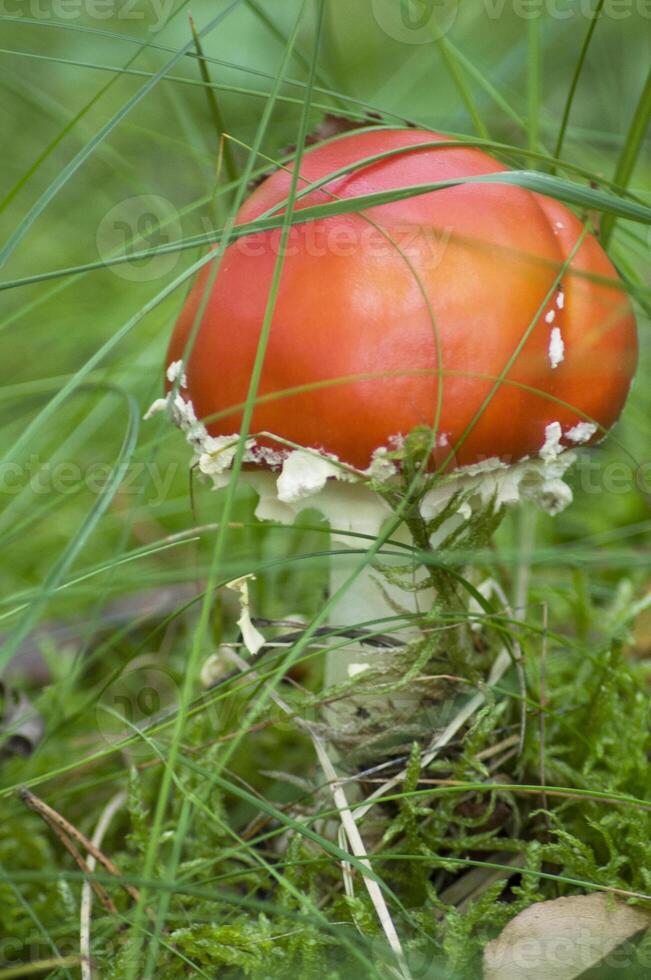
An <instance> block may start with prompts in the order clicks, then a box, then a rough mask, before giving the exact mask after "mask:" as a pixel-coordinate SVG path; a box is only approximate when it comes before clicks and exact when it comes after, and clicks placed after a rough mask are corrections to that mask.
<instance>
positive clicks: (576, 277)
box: [167, 129, 637, 469]
mask: <svg viewBox="0 0 651 980" xmlns="http://www.w3.org/2000/svg"><path fill="white" fill-rule="evenodd" d="M444 139H449V138H448V137H444V136H441V135H440V134H433V133H429V132H420V131H415V130H381V129H378V130H373V131H367V132H360V133H353V134H351V135H347V136H345V137H343V138H340V139H338V140H336V141H334V142H331V143H329V144H323V145H319V146H317V147H315V148H314V149H311V150H309V151H308V152H306V153H305V155H304V157H303V160H302V163H301V181H300V183H299V190H300V188H301V187H304V186H305V185H306V183H307V182H313V181H316V180H318V179H320V178H323V177H326V176H327V175H328V174H331V173H333V172H335V171H338V170H340V169H341V168H342V167H346V166H348V165H351V164H355V163H356V162H358V161H363V160H364V159H365V158H367V157H370V156H373V155H375V154H380V153H384V152H386V151H390V150H395V149H398V148H404V152H401V153H399V154H397V155H394V156H392V157H389V158H387V159H384V160H382V161H380V162H376V163H372V164H370V165H369V164H364V163H363V162H362V163H360V165H359V166H358V167H355V168H354V169H353V170H352V171H351V172H349V173H347V174H345V175H344V176H339V177H336V178H334V179H332V180H331V181H329V182H328V183H327V184H326V185H324V187H322V188H320V189H318V190H315V191H312V192H311V193H310V194H309V195H306V196H305V197H303V198H302V199H300V200H299V201H298V202H297V205H296V206H297V208H299V209H300V208H304V207H307V206H311V205H315V204H323V203H327V202H332V201H333V200H334V199H336V198H354V197H357V196H359V195H365V194H370V193H376V192H383V191H387V190H389V189H397V188H403V187H410V186H414V185H418V184H427V183H431V182H434V181H445V180H448V179H450V178H459V177H466V176H474V175H480V174H488V173H495V172H499V171H504V170H505V169H506V168H505V167H503V166H502V165H501V164H500V163H498V162H497V161H496V160H494V159H493V158H492V157H490V156H489V155H487V154H486V153H484V152H482V151H480V150H477V149H474V148H471V147H463V146H457V147H450V146H441V147H437V146H435V145H434V146H432V145H424V144H432V143H433V142H436V141H440V140H444ZM290 180H291V178H290V174H289V173H288V172H287V171H283V170H279V171H277V172H276V173H274V174H273V175H272V176H271V177H269V178H268V179H267V180H265V182H264V183H263V184H262V185H261V186H260V187H259V188H258V189H257V190H256V191H255V192H254V193H253V194H252V195H251V197H250V198H249V199H248V201H247V202H246V203H245V204H244V206H243V207H242V209H241V211H240V213H239V215H238V223H239V224H243V223H245V222H249V221H251V220H253V219H255V218H257V217H259V216H260V215H262V214H263V213H265V212H267V211H268V210H269V209H270V208H273V207H274V206H276V205H279V204H280V203H281V202H284V201H286V200H287V196H288V194H289V190H290ZM583 233H584V228H583V225H582V224H581V222H580V221H579V220H578V218H577V217H576V216H575V215H574V214H573V213H572V212H571V211H569V210H568V208H566V207H565V206H564V205H563V204H561V203H559V202H557V201H555V200H552V199H550V198H547V197H543V196H541V195H539V194H536V193H533V192H531V191H528V190H524V189H522V188H520V187H517V186H514V185H508V184H503V185H500V184H496V183H479V184H477V183H476V184H465V185H459V186H455V187H451V188H447V189H444V190H440V191H434V192H428V193H425V194H418V195H414V196H411V197H408V198H406V199H403V200H400V201H395V202H392V203H388V204H382V205H380V206H376V207H371V208H368V209H367V210H365V211H364V212H362V213H357V212H354V213H350V214H345V215H341V216H335V217H330V218H327V219H322V220H317V221H311V222H308V223H305V224H296V225H294V227H293V228H292V230H291V234H290V239H289V248H288V254H287V256H286V258H285V261H284V265H283V269H282V279H281V284H280V290H279V294H278V299H277V302H276V305H275V310H274V315H273V321H272V326H271V332H270V336H269V343H268V348H267V352H266V357H265V361H264V367H263V371H262V376H261V381H260V387H259V391H258V399H259V402H258V403H257V404H256V407H255V411H254V414H253V421H252V427H251V433H252V434H253V435H255V434H256V433H259V432H263V431H264V432H271V433H274V434H275V435H277V436H279V437H280V438H281V439H284V440H288V441H290V442H291V443H297V444H299V445H301V446H304V447H309V448H314V449H319V450H323V451H325V452H327V453H330V454H334V455H336V456H337V457H338V458H339V459H340V460H341V461H342V462H345V463H348V464H351V465H353V466H356V467H359V468H362V469H363V468H365V467H367V466H368V465H369V463H370V461H371V457H372V455H373V452H374V451H375V450H377V449H378V448H379V447H383V446H390V445H391V442H392V438H393V437H399V436H401V435H406V434H407V433H409V432H410V431H411V430H413V429H414V428H415V427H417V426H423V425H426V426H433V425H434V423H435V420H436V416H437V400H438V386H439V383H441V384H442V385H443V394H442V401H441V413H440V418H439V423H438V428H437V434H438V444H439V446H441V447H445V451H446V453H447V452H450V451H451V450H452V449H455V447H456V444H457V441H458V440H459V439H460V438H461V437H462V436H463V434H464V433H465V432H466V429H467V428H468V427H469V426H471V429H470V431H469V433H468V434H467V438H465V440H464V441H463V442H462V444H461V445H460V446H459V447H458V448H456V450H455V456H454V461H455V465H466V464H470V463H475V462H478V461H481V460H485V459H487V458H492V457H499V458H500V459H502V460H503V461H505V462H513V461H516V460H518V459H521V458H523V457H525V456H527V455H535V454H537V453H538V452H539V450H540V449H541V447H542V446H543V444H544V442H545V430H546V428H547V426H549V425H550V424H551V423H553V422H558V423H560V426H561V429H562V432H563V444H564V445H567V446H572V445H573V444H576V443H579V442H587V441H589V440H591V439H594V438H598V430H597V428H596V426H594V427H593V426H590V425H589V426H586V425H585V422H586V420H589V421H592V422H594V423H596V424H597V426H598V427H599V428H600V429H602V430H603V429H607V428H609V427H610V426H611V425H612V424H613V423H614V422H615V420H616V419H617V417H618V415H619V413H620V411H621V409H622V407H623V405H624V402H625V400H626V396H627V394H628V390H629V387H630V383H631V379H632V378H633V375H634V372H635V367H636V362H637V339H636V330H635V321H634V318H633V314H632V310H631V306H630V303H629V300H628V298H627V296H626V294H625V292H624V290H623V288H622V286H621V283H620V280H619V278H618V275H617V273H616V271H615V269H614V268H613V266H612V264H611V262H610V261H609V259H608V257H607V256H606V254H605V252H604V251H603V249H602V248H601V246H600V245H599V243H598V242H597V240H596V238H594V237H593V236H592V235H589V234H588V235H586V236H585V238H584V240H583V242H582V244H581V245H580V247H579V248H578V251H577V252H576V254H575V255H574V257H573V258H572V261H571V263H570V266H569V268H568V269H567V270H566V272H565V273H564V274H563V276H562V280H561V282H560V284H559V287H558V289H556V290H554V293H553V295H552V296H551V299H550V300H549V302H547V303H546V304H545V306H544V308H543V309H542V312H541V313H540V314H539V315H538V316H537V319H536V314H537V311H538V310H539V309H540V307H541V305H542V304H543V301H544V300H545V296H546V294H547V293H548V292H549V291H550V290H551V289H552V288H553V285H554V280H555V279H556V278H557V277H558V275H559V272H560V270H561V269H562V267H563V264H564V263H565V262H566V260H567V258H568V256H569V255H570V254H571V252H572V250H573V249H574V248H575V247H576V244H577V242H578V241H579V239H580V237H581V235H582V234H583ZM279 241H280V230H278V229H276V230H274V231H267V232H263V233H257V234H255V235H249V236H245V237H243V238H241V239H239V240H238V241H235V242H234V243H233V244H231V245H230V246H229V248H228V249H227V251H226V253H225V255H224V258H223V262H222V266H221V268H220V270H219V273H218V276H217V279H216V282H215V284H214V286H213V288H212V292H211V294H210V297H209V300H208V304H207V306H206V309H205V313H204V316H203V320H202V322H201V325H200V328H199V331H198V333H197V336H196V340H195V343H194V346H193V349H192V351H191V352H190V353H189V357H188V359H187V364H186V374H187V395H185V394H184V397H187V398H189V399H190V400H191V401H192V403H193V405H194V409H195V412H196V414H197V417H198V418H199V419H209V417H210V416H213V415H217V417H216V418H215V419H214V420H212V421H210V420H208V421H207V423H206V424H207V428H208V431H209V433H210V434H211V435H213V436H217V435H230V434H233V433H235V432H238V431H239V429H240V424H241V418H242V404H243V403H244V402H245V401H246V397H247V389H248V385H249V379H250V376H251V371H252V368H253V362H254V358H255V354H256V348H257V345H258V341H259V337H260V329H261V325H262V322H263V318H264V315H265V309H266V306H267V301H268V294H269V288H270V284H271V280H272V275H273V270H274V265H275V263H276V260H277V255H278V249H279ZM209 275H210V269H209V267H208V266H207V267H205V268H204V270H203V272H202V274H200V276H199V278H198V281H197V282H196V284H195V286H194V288H193V290H192V292H191V293H190V296H189V298H188V300H187V302H186V305H185V307H184V309H183V312H182V314H181V316H180V318H179V321H178V323H177V326H176V329H175V331H174V335H173V337H172V341H171V344H170V347H169V351H168V358H167V360H168V363H172V362H174V361H178V360H181V359H183V358H184V357H185V356H186V354H187V352H186V345H187V343H188V338H189V336H190V333H191V330H192V326H193V323H194V320H195V316H196V314H197V309H198V306H199V304H200V302H201V300H202V296H203V292H204V289H205V287H206V281H207V277H208V276H209ZM534 320H535V323H534V326H533V328H532V329H530V324H531V323H532V321H534ZM528 331H529V332H528ZM525 336H526V337H527V339H526V341H525V343H524V345H523V347H522V350H521V351H520V353H519V354H518V356H517V357H516V359H515V361H514V363H513V364H512V365H511V366H510V367H509V369H508V371H507V373H506V375H505V377H504V378H503V380H502V381H501V383H500V384H499V388H498V390H497V391H496V393H495V394H494V396H493V397H492V399H491V401H490V403H489V404H488V405H487V407H486V408H485V410H484V411H483V413H482V414H481V416H480V418H479V419H478V420H477V421H476V423H475V424H472V423H473V419H474V417H475V415H476V414H477V412H478V411H479V410H480V408H481V406H482V404H483V403H484V401H485V399H486V398H487V396H488V395H489V394H490V392H491V389H492V388H493V386H494V384H495V381H496V380H497V379H499V378H500V376H501V375H503V374H504V372H505V369H506V368H507V365H508V364H509V362H510V360H511V358H512V356H513V354H514V351H515V350H516V349H517V348H518V345H519V344H520V343H521V341H522V339H523V338H524V337H525ZM438 351H440V362H439V357H438V353H437V352H438ZM439 372H440V377H439ZM297 388H299V389H301V390H299V391H296V390H294V391H292V389H297ZM284 392H286V394H283V393H284ZM274 394H277V395H278V397H275V398H274V397H272V398H268V397H265V396H270V395H274ZM260 399H261V400H260ZM580 423H583V425H582V426H581V425H580ZM577 426H578V428H577ZM258 441H259V444H260V445H267V446H271V447H274V446H275V447H276V448H278V444H276V443H274V441H273V440H269V439H268V438H266V439H265V438H261V439H259V440H258ZM448 447H449V448H448ZM439 458H440V455H439Z"/></svg>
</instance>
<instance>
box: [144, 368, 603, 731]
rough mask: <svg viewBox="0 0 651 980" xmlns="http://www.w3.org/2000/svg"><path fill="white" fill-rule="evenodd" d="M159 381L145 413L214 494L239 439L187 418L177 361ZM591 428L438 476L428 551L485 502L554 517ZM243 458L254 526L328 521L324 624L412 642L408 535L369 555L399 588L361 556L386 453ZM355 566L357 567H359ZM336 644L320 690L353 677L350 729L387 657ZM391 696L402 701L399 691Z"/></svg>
mask: <svg viewBox="0 0 651 980" xmlns="http://www.w3.org/2000/svg"><path fill="white" fill-rule="evenodd" d="M168 377H170V381H172V382H175V381H178V382H179V387H178V388H177V390H175V391H173V392H171V393H170V394H169V395H168V396H167V398H164V399H159V400H158V401H157V402H155V403H154V405H153V406H152V408H151V409H150V411H149V413H148V416H149V415H152V414H155V413H156V412H158V411H167V412H168V413H169V414H171V416H172V419H173V421H174V422H175V423H176V424H177V425H178V426H179V428H181V429H182V430H183V431H184V432H185V435H186V438H187V440H188V442H189V443H190V445H191V446H192V449H193V451H194V457H193V465H194V466H195V467H196V468H197V470H198V471H199V473H200V474H203V475H204V476H205V477H208V478H209V479H211V480H212V482H213V485H214V487H215V488H216V489H218V488H220V487H223V486H225V485H226V484H227V483H228V481H229V480H230V478H231V473H230V467H231V465H232V463H233V459H234V457H235V452H236V447H237V444H238V439H239V436H238V435H237V434H236V433H234V434H233V435H222V436H217V437H213V436H210V435H209V434H208V432H207V430H206V428H205V426H204V425H203V423H202V422H201V421H200V420H198V419H197V418H196V414H195V412H194V408H193V406H192V403H191V402H190V401H189V400H188V399H187V398H186V397H185V393H184V392H182V391H181V390H180V389H183V388H184V387H185V378H184V376H183V374H182V370H181V367H180V365H179V364H177V365H170V373H169V375H168ZM594 432H595V426H594V425H592V424H591V423H588V422H585V421H581V420H577V422H576V423H575V424H574V425H573V426H572V427H569V428H566V430H565V431H563V428H562V427H561V424H560V423H559V422H551V423H549V424H548V425H547V426H546V428H545V432H544V441H543V442H542V445H541V447H540V449H539V451H538V453H537V454H536V455H535V456H533V457H529V458H525V459H522V460H520V461H519V462H517V463H514V464H511V465H507V464H506V463H505V462H503V461H502V460H500V459H497V458H491V459H486V460H483V461H481V462H479V463H476V464H474V465H471V466H466V467H464V468H462V469H459V470H456V471H455V472H454V474H453V475H452V476H451V477H448V478H446V479H443V480H440V481H439V482H438V483H437V484H436V485H435V486H434V487H433V489H431V490H430V491H429V492H427V493H426V494H425V495H424V496H423V497H422V499H421V500H420V501H419V507H420V514H421V517H422V518H423V519H424V520H426V521H431V520H433V519H434V518H436V517H437V516H438V515H440V514H441V513H442V511H443V510H444V508H446V507H447V506H448V505H449V502H450V500H451V499H452V497H453V496H454V494H459V505H458V509H457V512H456V513H453V514H450V515H448V516H447V517H446V519H445V522H444V523H443V524H442V526H440V527H438V529H437V530H436V532H435V534H434V536H433V537H432V539H431V540H430V547H432V548H436V547H438V546H439V545H440V544H441V542H442V541H443V540H444V539H445V538H446V537H447V535H448V534H449V533H450V532H451V531H452V530H453V529H454V528H455V527H458V526H460V525H461V524H462V523H463V522H464V521H467V520H468V519H469V518H470V517H471V516H472V514H473V512H474V511H476V510H482V509H485V508H486V507H487V505H488V504H489V503H492V504H493V505H494V506H496V507H501V506H503V505H510V504H514V503H519V502H520V501H525V500H528V501H533V502H535V503H536V504H537V505H538V506H539V507H540V508H541V509H543V510H545V511H547V512H548V513H550V514H557V513H559V512H560V511H561V510H563V509H564V508H565V507H566V506H567V505H568V504H569V503H570V502H571V500H572V491H571V489H570V487H569V486H568V485H567V484H566V483H565V482H564V480H563V477H564V475H565V472H566V470H567V469H568V468H569V467H570V466H571V464H572V463H573V462H574V460H575V458H576V456H575V453H574V452H572V451H571V450H570V449H568V448H567V446H568V445H573V446H578V445H581V444H582V443H584V442H587V441H588V440H590V439H591V438H592V436H593V434H594ZM389 443H390V445H391V446H392V447H393V449H399V448H400V446H401V440H400V437H394V438H392V439H390V440H389ZM393 455H395V454H393ZM244 462H245V464H246V467H245V469H244V470H243V471H242V472H241V476H240V478H241V480H242V481H243V482H247V483H249V484H250V485H252V486H253V487H254V489H255V490H256V492H257V494H258V498H259V500H258V506H257V509H256V516H257V517H258V518H259V519H260V520H272V521H276V522H279V523H282V524H290V525H291V524H293V523H294V521H295V519H296V517H297V515H298V514H299V513H300V512H301V511H303V510H306V509H308V508H309V509H315V510H317V511H319V512H320V513H321V514H322V515H323V516H324V517H325V518H326V519H327V521H328V522H329V524H330V527H331V542H332V550H333V555H332V559H331V567H330V594H331V597H332V598H334V599H335V601H334V604H333V607H332V612H331V615H330V623H331V624H332V625H334V626H342V627H349V628H350V627H354V628H359V626H360V625H366V626H367V627H369V628H371V629H373V628H374V626H375V627H376V629H377V632H379V633H383V634H384V633H390V634H392V635H394V636H395V637H397V638H400V639H402V640H404V641H405V642H408V641H410V640H411V639H413V638H414V637H415V636H418V631H419V625H418V623H417V622H414V620H415V618H416V616H417V614H419V613H425V612H427V611H428V610H429V609H431V607H432V603H433V600H434V596H433V594H432V591H431V589H430V588H429V587H428V584H427V581H426V579H427V573H426V570H425V569H423V568H418V567H415V568H414V572H413V576H414V577H413V579H412V580H411V581H409V580H408V579H407V580H405V578H404V576H403V575H402V572H404V571H405V567H406V566H407V568H406V571H407V572H409V569H408V566H409V564H410V561H412V560H413V558H412V555H411V553H410V550H409V548H404V549H401V545H410V544H411V537H410V533H409V531H408V529H407V528H406V527H405V526H404V525H401V526H400V527H398V528H396V530H395V531H394V532H393V534H392V543H388V544H387V546H386V547H385V548H384V549H382V551H381V552H380V553H379V554H378V555H377V556H376V558H377V561H378V562H381V563H382V564H384V565H391V564H393V565H394V566H397V567H398V568H400V570H401V582H396V581H393V579H394V578H395V576H389V577H388V578H387V576H386V575H383V574H382V572H381V571H379V570H378V569H377V568H375V567H373V565H372V564H371V563H370V562H368V561H367V562H366V564H365V552H367V551H368V550H369V548H370V547H371V545H372V543H373V541H375V540H376V538H377V535H378V534H379V532H380V530H381V528H382V527H383V525H385V522H386V521H388V520H390V519H391V518H392V513H391V510H390V508H389V506H388V504H387V503H386V501H385V499H384V497H383V496H382V494H380V493H378V492H377V491H376V490H375V489H373V487H377V486H378V484H382V483H393V484H395V483H396V481H397V480H398V479H399V476H398V472H397V468H396V465H395V461H393V459H392V452H391V451H390V450H389V449H387V448H385V447H380V448H379V449H377V450H376V452H375V453H374V456H373V460H372V462H371V465H370V466H369V468H368V469H367V470H366V471H358V470H355V469H353V468H352V467H350V466H343V465H342V464H341V463H340V462H339V460H338V459H337V458H336V457H335V456H332V455H330V454H327V453H324V452H321V451H319V450H318V449H290V448H283V447H282V444H281V448H279V449H270V448H268V446H265V445H259V444H258V442H257V440H256V439H255V438H254V437H250V438H249V439H247V442H246V447H245V453H244ZM251 464H254V465H251ZM391 553H393V554H391ZM366 557H367V556H366ZM360 565H362V566H364V567H362V568H361V569H360ZM355 572H357V574H356V575H354V573H355ZM389 579H391V581H390V580H389ZM421 583H422V586H421ZM401 584H405V585H406V586H407V587H406V588H403V587H401ZM344 585H345V586H346V587H345V588H344ZM336 646H337V647H338V648H336V649H333V650H332V652H331V653H329V654H328V655H327V657H326V668H325V683H326V687H337V686H339V685H341V684H344V683H346V682H350V681H354V680H355V679H357V680H358V683H359V685H360V692H359V693H360V699H359V700H358V699H357V693H356V692H352V693H353V695H354V696H351V697H350V698H349V699H346V701H339V702H336V705H337V706H334V707H333V709H332V713H331V717H336V720H337V723H338V724H339V723H340V722H341V720H342V719H344V720H345V719H347V722H346V724H347V725H348V727H349V730H351V729H354V727H355V720H356V715H355V712H356V710H357V708H358V706H359V704H360V703H361V701H362V699H363V688H364V685H363V675H364V674H365V673H366V672H367V671H368V670H369V669H370V668H371V667H379V668H380V669H382V670H384V667H385V665H388V666H390V664H391V659H392V658H394V657H396V651H395V650H384V651H383V650H379V649H377V648H374V647H371V646H368V645H363V644H361V643H357V642H355V643H354V644H352V643H351V644H348V643H344V641H343V640H342V642H341V643H338V644H336ZM394 662H395V661H394ZM367 687H368V686H367ZM397 697H398V698H400V699H401V701H402V700H404V692H403V693H400V694H398V695H397ZM373 707H374V714H375V713H376V712H377V716H378V725H379V727H381V725H380V722H381V723H382V725H384V726H385V727H387V728H389V729H390V726H391V711H392V707H395V708H397V707H399V702H398V701H397V700H396V696H394V695H393V694H392V695H391V698H388V699H387V701H386V704H385V705H384V706H383V705H382V704H379V702H378V701H377V699H375V701H374V705H373ZM402 707H403V708H404V704H402Z"/></svg>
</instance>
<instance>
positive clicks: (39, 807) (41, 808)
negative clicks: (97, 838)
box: [18, 788, 140, 912]
mask: <svg viewBox="0 0 651 980" xmlns="http://www.w3.org/2000/svg"><path fill="white" fill-rule="evenodd" d="M18 795H19V796H20V799H21V800H22V801H23V803H24V804H25V806H27V807H29V809H30V810H33V811H34V812H35V813H37V814H38V815H39V817H41V819H43V820H44V821H45V822H46V823H47V824H48V826H49V827H50V828H51V829H52V830H53V831H54V833H55V834H56V835H57V837H58V838H59V840H60V841H61V842H62V844H63V845H64V846H65V848H66V849H67V850H68V851H69V852H70V854H72V855H73V857H74V859H75V861H76V862H77V864H78V865H79V867H80V868H81V870H82V871H83V872H84V874H86V875H91V873H92V872H91V870H90V868H89V867H88V865H87V864H86V861H85V860H84V858H83V857H82V856H81V854H80V853H79V851H78V849H77V847H76V846H75V844H74V843H73V841H76V842H77V843H78V844H79V845H81V847H82V848H83V849H84V850H85V851H87V852H88V853H89V854H91V855H92V856H93V857H94V858H95V860H96V861H97V862H98V864H101V865H102V867H103V868H104V869H105V870H106V871H108V873H109V874H110V875H113V877H114V878H116V879H117V881H118V883H119V885H120V886H121V887H122V888H124V890H125V891H126V893H127V895H129V897H130V898H132V899H133V900H134V902H137V901H139V899H140V892H139V891H138V889H137V888H134V887H133V885H130V884H129V883H128V882H126V881H125V880H124V878H123V876H122V872H121V871H120V869H119V868H118V866H117V865H116V864H114V863H113V861H111V860H110V859H109V858H107V857H106V855H105V854H103V853H102V851H100V849H99V848H98V847H96V846H95V845H94V844H93V842H92V841H91V840H89V839H88V837H86V835H85V834H83V833H82V832H81V831H80V830H78V829H77V827H75V826H74V825H73V824H71V823H70V821H68V820H66V818H65V817H63V816H61V814H60V813H58V812H57V811H56V810H54V809H53V808H52V807H51V806H48V804H47V803H45V802H44V801H43V800H41V799H40V797H38V796H35V795H34V793H32V792H30V790H28V789H25V788H23V789H21V790H20V791H19V794H18ZM89 880H91V885H92V884H93V882H92V879H89ZM95 884H97V883H95ZM97 887H98V888H101V886H100V885H97ZM93 890H94V891H95V894H96V895H97V897H98V898H100V901H102V899H101V897H100V895H99V893H98V892H97V888H95V887H93ZM101 890H102V891H104V889H103V888H101ZM107 897H108V896H107ZM109 901H110V899H109ZM111 905H113V903H112V902H111ZM105 907H106V906H105ZM112 911H114V912H115V911H116V909H115V906H113V908H112Z"/></svg>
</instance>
